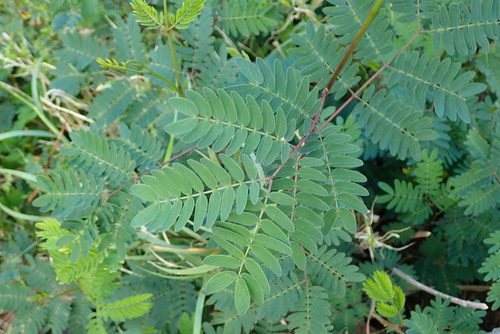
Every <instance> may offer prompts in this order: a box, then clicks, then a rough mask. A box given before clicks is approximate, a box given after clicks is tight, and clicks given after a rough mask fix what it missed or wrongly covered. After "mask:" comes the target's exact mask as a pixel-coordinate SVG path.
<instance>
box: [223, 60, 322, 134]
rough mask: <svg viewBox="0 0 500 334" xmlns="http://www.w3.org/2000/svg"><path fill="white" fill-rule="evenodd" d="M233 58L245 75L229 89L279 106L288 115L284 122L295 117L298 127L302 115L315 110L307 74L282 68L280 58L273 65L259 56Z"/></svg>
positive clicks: (314, 94)
mask: <svg viewBox="0 0 500 334" xmlns="http://www.w3.org/2000/svg"><path fill="white" fill-rule="evenodd" d="M235 62H236V65H237V66H238V68H239V70H240V72H241V73H242V74H243V76H244V78H245V79H246V83H244V84H240V85H235V86H230V87H228V90H230V91H233V90H235V91H236V92H241V93H240V95H242V96H244V93H243V92H246V93H249V92H250V93H251V94H252V96H254V97H255V99H256V101H257V102H259V103H262V102H263V101H266V102H268V103H269V104H270V106H271V107H272V108H273V110H278V108H281V109H282V110H283V112H284V116H285V117H286V119H287V121H286V123H290V121H291V120H296V121H295V126H296V127H297V128H298V127H299V126H300V125H301V124H302V122H303V120H304V118H308V117H312V116H314V114H315V113H317V111H318V108H319V105H320V100H319V98H318V94H317V90H316V89H313V90H311V91H310V90H309V85H310V80H309V79H308V78H307V77H304V78H302V79H300V77H299V74H298V73H297V72H296V71H294V70H293V69H292V68H289V69H288V70H287V71H286V72H285V70H284V69H283V64H282V63H281V62H280V61H279V60H276V61H275V62H274V68H272V67H270V66H269V65H267V64H266V63H265V62H264V61H263V60H261V59H258V60H257V61H256V64H252V63H250V62H249V61H247V60H245V59H242V58H236V60H235ZM276 117H278V113H276ZM277 121H278V120H277ZM279 122H280V123H281V122H283V121H281V120H280V121H279ZM277 125H279V123H277Z"/></svg>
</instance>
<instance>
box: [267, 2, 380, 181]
mask: <svg viewBox="0 0 500 334" xmlns="http://www.w3.org/2000/svg"><path fill="white" fill-rule="evenodd" d="M383 3H384V0H377V2H376V3H375V6H373V8H372V9H371V11H370V13H369V14H368V17H367V18H366V20H365V22H364V23H363V25H362V26H361V28H360V30H359V31H358V33H357V34H356V37H354V40H353V41H352V43H351V45H350V46H349V49H347V51H346V53H345V54H344V56H343V57H342V60H341V61H340V64H339V65H338V66H337V68H336V69H335V72H334V73H333V75H332V77H331V79H330V81H329V82H328V85H327V86H326V87H325V89H323V91H322V92H321V105H320V107H319V110H318V112H317V113H316V115H315V116H314V117H313V119H312V124H311V126H310V127H309V130H308V132H307V134H306V135H305V136H304V137H302V138H301V139H300V141H299V143H298V144H297V146H295V148H294V149H293V150H292V152H290V154H289V155H288V158H287V159H286V161H288V160H290V159H291V157H292V156H293V155H294V154H295V153H297V152H298V151H299V150H300V148H301V147H302V146H303V144H305V142H306V141H307V139H308V138H309V136H310V135H311V134H312V133H313V132H314V129H316V127H317V125H318V121H319V118H320V116H321V113H322V112H323V108H324V106H325V102H326V98H327V96H328V92H329V91H330V89H331V88H332V86H333V84H334V82H335V80H336V79H337V77H338V76H339V73H340V72H341V71H342V69H343V68H344V66H345V64H346V62H347V60H348V59H349V57H350V56H351V55H352V54H353V52H354V49H355V48H356V46H357V45H358V43H359V42H360V41H361V38H362V37H363V35H364V33H365V32H366V30H368V28H369V27H370V25H371V24H372V23H373V20H374V19H375V17H376V16H377V13H378V12H379V10H380V7H382V4H383ZM352 99H353V97H352V96H351V99H350V101H352ZM348 101H349V100H348ZM350 101H349V102H350ZM331 119H333V118H332V117H330V118H329V120H331ZM328 122H329V121H327V122H325V124H326V123H328ZM325 124H323V125H322V127H321V128H320V129H319V130H318V132H321V130H322V129H323V126H325ZM286 161H285V162H284V163H282V164H281V165H279V166H278V168H277V169H276V171H274V173H273V175H271V177H270V178H269V179H268V181H267V182H268V183H269V185H271V184H272V181H273V180H274V178H275V177H276V175H278V173H279V172H280V171H281V169H282V168H283V166H284V165H285V163H286Z"/></svg>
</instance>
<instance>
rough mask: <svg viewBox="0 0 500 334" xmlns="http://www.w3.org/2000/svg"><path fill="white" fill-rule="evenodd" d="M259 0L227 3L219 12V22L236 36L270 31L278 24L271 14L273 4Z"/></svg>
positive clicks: (225, 29)
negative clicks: (263, 3)
mask: <svg viewBox="0 0 500 334" xmlns="http://www.w3.org/2000/svg"><path fill="white" fill-rule="evenodd" d="M259 2H260V1H251V0H244V1H235V2H234V3H231V5H229V4H225V5H224V6H223V7H222V11H221V12H220V14H219V15H220V21H219V22H218V24H219V25H220V27H221V28H222V29H224V31H226V32H228V33H229V34H230V35H232V36H234V37H238V36H243V37H248V36H250V35H251V34H255V35H258V34H260V33H267V32H269V31H270V30H271V29H272V28H273V27H274V26H275V25H276V21H275V20H274V19H273V18H272V17H270V16H269V12H270V11H271V10H272V9H273V6H272V5H271V4H268V5H264V6H262V5H261V4H260V3H259Z"/></svg>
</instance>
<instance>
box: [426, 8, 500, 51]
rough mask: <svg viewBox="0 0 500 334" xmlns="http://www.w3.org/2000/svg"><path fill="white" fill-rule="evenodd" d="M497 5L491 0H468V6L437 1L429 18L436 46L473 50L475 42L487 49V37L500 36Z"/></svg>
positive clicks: (453, 49)
mask: <svg viewBox="0 0 500 334" xmlns="http://www.w3.org/2000/svg"><path fill="white" fill-rule="evenodd" d="M499 23H500V8H499V7H498V4H497V3H496V1H495V0H484V1H472V2H471V6H470V9H469V7H468V6H466V5H465V4H464V3H458V4H454V3H451V4H449V5H444V4H443V5H441V7H440V8H439V11H437V14H436V15H435V16H433V18H432V28H433V31H434V42H435V44H436V48H438V47H439V45H440V44H443V45H444V47H445V49H446V52H448V53H449V54H451V55H453V54H455V52H456V53H458V54H460V55H467V54H473V53H475V52H476V50H477V46H478V45H479V46H480V47H482V48H483V49H484V50H485V52H488V50H489V49H490V43H489V41H488V38H490V39H493V40H497V39H498V38H500V30H499V28H498V26H499Z"/></svg>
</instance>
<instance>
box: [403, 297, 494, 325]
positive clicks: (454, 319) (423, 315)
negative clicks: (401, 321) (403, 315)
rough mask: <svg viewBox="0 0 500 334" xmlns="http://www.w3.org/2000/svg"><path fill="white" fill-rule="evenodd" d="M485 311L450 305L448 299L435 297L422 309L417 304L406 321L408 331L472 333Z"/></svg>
mask: <svg viewBox="0 0 500 334" xmlns="http://www.w3.org/2000/svg"><path fill="white" fill-rule="evenodd" d="M484 314H485V311H480V310H475V309H473V308H465V307H456V306H450V300H449V299H446V300H442V299H441V298H439V297H438V298H436V299H435V300H433V301H431V306H427V307H426V308H424V309H423V310H421V309H420V307H418V306H417V310H416V311H412V312H411V318H410V319H409V320H408V321H407V322H406V323H407V325H408V333H412V334H413V333H414V334H420V333H421V334H424V333H436V334H437V333H443V332H444V331H456V332H458V333H474V332H477V331H478V330H479V324H480V323H481V322H482V320H481V316H483V315H484Z"/></svg>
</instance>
